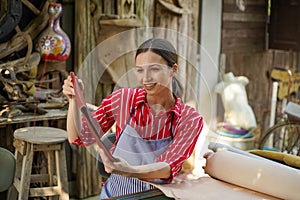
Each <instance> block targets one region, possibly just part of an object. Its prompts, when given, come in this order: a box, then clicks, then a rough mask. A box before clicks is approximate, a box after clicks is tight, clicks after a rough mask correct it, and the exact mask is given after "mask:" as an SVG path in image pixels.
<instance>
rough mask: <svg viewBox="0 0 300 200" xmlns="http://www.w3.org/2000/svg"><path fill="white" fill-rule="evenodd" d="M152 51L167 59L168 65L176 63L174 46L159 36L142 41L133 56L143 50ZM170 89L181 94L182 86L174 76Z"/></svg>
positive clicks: (178, 94)
mask: <svg viewBox="0 0 300 200" xmlns="http://www.w3.org/2000/svg"><path fill="white" fill-rule="evenodd" d="M147 51H152V52H153V53H156V54H157V55H160V56H161V57H162V58H163V59H164V60H166V61H167V64H168V66H169V67H171V68H172V67H173V65H174V64H176V63H177V53H176V49H175V48H174V46H173V45H172V44H171V43H170V42H169V41H167V40H165V39H161V38H152V39H149V40H146V41H145V42H144V43H142V44H141V45H140V46H139V48H138V49H137V51H136V54H135V58H136V57H137V56H138V55H139V54H140V53H143V52H147ZM172 90H173V93H174V94H175V95H176V96H180V97H181V96H182V94H183V87H182V85H181V83H180V82H179V80H178V79H177V78H176V77H173V80H172Z"/></svg>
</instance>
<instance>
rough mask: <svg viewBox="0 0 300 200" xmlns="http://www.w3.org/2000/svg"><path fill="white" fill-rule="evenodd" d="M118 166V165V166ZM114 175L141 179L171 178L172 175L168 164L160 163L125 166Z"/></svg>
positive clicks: (118, 168) (119, 168) (115, 171)
mask: <svg viewBox="0 0 300 200" xmlns="http://www.w3.org/2000/svg"><path fill="white" fill-rule="evenodd" d="M116 165H118V164H116ZM113 173H117V174H120V175H123V176H126V177H135V178H139V179H158V178H169V177H170V175H171V168H170V166H169V164H168V163H165V162H158V163H152V164H147V165H139V166H129V165H128V168H127V167H126V166H124V165H122V167H117V169H116V170H114V171H113Z"/></svg>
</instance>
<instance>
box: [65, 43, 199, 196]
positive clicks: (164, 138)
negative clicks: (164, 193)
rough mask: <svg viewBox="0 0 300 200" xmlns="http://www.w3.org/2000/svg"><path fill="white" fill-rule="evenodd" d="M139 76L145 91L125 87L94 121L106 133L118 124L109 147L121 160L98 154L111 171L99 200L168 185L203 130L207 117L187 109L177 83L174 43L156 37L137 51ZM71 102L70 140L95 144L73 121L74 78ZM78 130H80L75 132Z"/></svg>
mask: <svg viewBox="0 0 300 200" xmlns="http://www.w3.org/2000/svg"><path fill="white" fill-rule="evenodd" d="M135 63H136V67H135V70H136V72H135V73H136V77H137V79H138V82H139V84H140V85H141V86H142V88H134V89H133V88H123V89H119V90H117V91H114V92H113V93H112V94H111V95H109V96H108V97H107V98H105V99H104V100H103V101H102V104H101V106H100V107H99V108H98V109H97V111H96V112H95V113H93V114H94V117H95V118H96V119H97V121H98V123H99V125H100V126H101V129H102V130H103V131H104V132H107V131H108V130H109V129H110V128H111V126H112V125H113V124H114V123H116V142H115V144H114V146H113V147H112V149H111V152H112V154H113V156H114V157H116V158H117V161H115V162H113V161H110V159H108V158H107V157H106V156H105V154H104V153H103V151H101V150H99V153H100V155H101V158H102V160H103V163H104V166H105V170H106V171H107V172H109V173H111V175H110V177H109V178H108V180H107V181H106V183H105V184H104V186H103V188H102V191H101V199H103V198H109V197H114V196H121V195H126V194H132V193H135V192H141V191H144V190H149V189H152V188H154V187H153V186H152V185H150V184H149V183H146V182H144V181H142V180H147V181H155V182H159V183H170V182H171V181H172V180H173V178H174V177H175V176H176V175H177V174H178V173H179V171H180V170H181V167H182V164H183V162H184V161H185V160H186V159H188V158H189V157H190V155H191V154H192V152H193V150H194V148H195V145H196V142H197V139H198V137H199V135H200V133H201V130H202V127H203V118H202V117H201V116H200V114H199V113H197V112H196V111H195V110H194V108H192V107H190V106H188V105H185V104H184V103H183V102H182V100H181V98H180V92H181V91H182V90H181V89H182V88H181V87H180V84H179V82H178V81H177V79H176V77H175V76H176V74H177V72H178V65H177V54H176V50H175V48H174V47H173V46H172V44H171V43H170V42H168V41H167V40H164V39H159V38H153V39H149V40H147V41H145V42H144V43H143V44H142V45H141V46H140V47H139V48H138V49H137V52H136V57H135ZM63 92H64V94H65V95H66V96H68V98H69V102H70V103H69V110H68V118H67V132H68V139H69V141H70V142H71V143H72V144H77V145H89V144H91V143H93V142H95V140H94V138H93V137H92V136H91V133H90V131H89V129H88V127H87V124H86V122H85V121H84V120H83V121H82V125H81V127H82V128H81V132H78V131H77V130H78V124H75V122H76V121H78V120H74V118H76V117H78V116H79V115H78V112H79V111H78V108H77V105H76V101H75V100H74V90H73V85H72V82H71V78H70V77H68V78H67V79H66V80H65V81H64V85H63ZM76 127H77V128H76Z"/></svg>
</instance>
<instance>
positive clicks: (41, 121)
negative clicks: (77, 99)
mask: <svg viewBox="0 0 300 200" xmlns="http://www.w3.org/2000/svg"><path fill="white" fill-rule="evenodd" d="M45 110H46V111H47V113H46V114H42V115H41V114H34V113H23V114H22V115H19V116H16V117H14V118H11V119H9V118H5V117H0V146H1V147H4V148H6V149H8V150H10V151H12V152H14V147H13V145H12V142H13V133H14V131H15V130H16V129H18V128H22V127H28V126H51V127H56V128H61V129H65V128H66V118H67V110H62V109H45Z"/></svg>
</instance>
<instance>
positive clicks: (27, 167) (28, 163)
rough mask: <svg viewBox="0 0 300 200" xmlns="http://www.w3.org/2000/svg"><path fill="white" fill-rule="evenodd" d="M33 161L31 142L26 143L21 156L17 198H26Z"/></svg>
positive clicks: (22, 199)
mask: <svg viewBox="0 0 300 200" xmlns="http://www.w3.org/2000/svg"><path fill="white" fill-rule="evenodd" d="M32 162H33V144H27V149H26V155H24V157H23V164H22V172H21V180H20V188H19V197H18V199H19V200H24V199H28V195H29V187H30V176H31V169H32Z"/></svg>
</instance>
